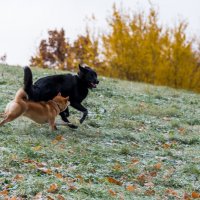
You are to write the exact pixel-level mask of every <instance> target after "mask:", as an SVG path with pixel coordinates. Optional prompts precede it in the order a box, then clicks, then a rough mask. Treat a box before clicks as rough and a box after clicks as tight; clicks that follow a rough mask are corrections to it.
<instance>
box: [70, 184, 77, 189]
mask: <svg viewBox="0 0 200 200" xmlns="http://www.w3.org/2000/svg"><path fill="white" fill-rule="evenodd" d="M69 190H77V187H75V186H74V185H69Z"/></svg>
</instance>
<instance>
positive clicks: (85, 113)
mask: <svg viewBox="0 0 200 200" xmlns="http://www.w3.org/2000/svg"><path fill="white" fill-rule="evenodd" d="M71 106H72V107H73V108H75V109H77V110H78V111H81V112H82V113H83V116H82V117H81V119H80V123H81V124H82V123H83V121H84V120H85V118H86V117H87V115H88V110H87V109H86V108H85V107H84V106H82V105H81V104H79V103H71Z"/></svg>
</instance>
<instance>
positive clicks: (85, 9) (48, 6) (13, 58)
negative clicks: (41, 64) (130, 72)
mask: <svg viewBox="0 0 200 200" xmlns="http://www.w3.org/2000/svg"><path fill="white" fill-rule="evenodd" d="M114 2H115V3H116V5H117V7H118V8H119V7H120V6H121V5H123V7H124V8H125V9H130V10H133V11H137V10H138V9H140V10H145V11H148V8H149V3H148V2H149V1H148V0H0V56H1V55H3V54H4V53H6V54H7V63H9V64H15V65H16V64H19V65H28V64H29V59H30V57H31V56H32V55H34V54H35V52H36V49H37V47H38V45H39V42H40V40H41V39H43V38H46V36H47V31H48V30H49V29H55V28H58V29H60V28H62V27H63V28H64V30H65V33H66V37H67V38H69V39H70V41H73V39H74V38H76V36H77V35H78V34H82V33H84V31H85V26H86V23H87V17H90V16H91V15H92V14H94V15H95V17H96V25H95V27H96V28H97V29H98V30H99V31H101V32H102V31H106V29H107V22H106V18H107V17H108V16H110V15H111V13H112V5H113V3H114ZM151 2H152V3H153V4H154V5H155V7H156V8H158V9H159V14H160V19H161V23H162V24H167V25H169V26H173V25H174V24H175V23H176V22H177V21H178V20H179V19H185V20H187V21H188V22H189V28H188V33H189V34H196V35H197V36H198V37H199V36H200V11H199V10H200V0H151ZM199 38H200V37H199Z"/></svg>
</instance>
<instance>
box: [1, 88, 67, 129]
mask: <svg viewBox="0 0 200 200" xmlns="http://www.w3.org/2000/svg"><path fill="white" fill-rule="evenodd" d="M69 104H70V103H69V97H66V98H65V97H62V96H61V94H60V93H59V94H58V95H57V96H56V97H54V98H53V100H49V101H48V102H43V101H41V102H33V101H29V100H28V96H27V94H26V92H25V91H24V89H22V88H21V89H19V90H18V91H17V93H16V95H15V98H14V100H13V101H11V102H10V103H8V104H7V106H6V109H5V112H4V114H3V116H4V119H3V121H1V122H0V126H2V125H3V124H5V123H7V122H10V121H13V120H14V119H16V118H18V117H19V116H21V115H23V116H26V117H28V118H30V119H32V120H33V121H35V122H37V123H39V124H44V123H49V125H50V126H51V129H52V130H56V129H57V128H56V125H55V118H56V116H57V115H58V114H60V113H61V112H62V111H64V110H65V109H66V108H67V106H68V105H69Z"/></svg>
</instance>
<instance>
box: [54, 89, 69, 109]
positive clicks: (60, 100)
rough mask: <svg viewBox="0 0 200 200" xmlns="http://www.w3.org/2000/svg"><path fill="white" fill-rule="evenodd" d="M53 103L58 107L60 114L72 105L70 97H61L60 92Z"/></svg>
mask: <svg viewBox="0 0 200 200" xmlns="http://www.w3.org/2000/svg"><path fill="white" fill-rule="evenodd" d="M53 101H55V102H56V104H57V105H58V107H59V109H60V112H63V111H64V110H65V109H66V108H67V107H68V106H69V105H70V102H69V97H63V96H61V93H60V92H59V93H58V94H57V96H55V97H54V98H53Z"/></svg>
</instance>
